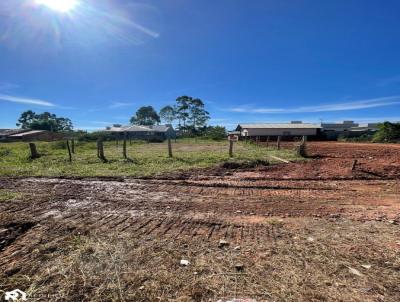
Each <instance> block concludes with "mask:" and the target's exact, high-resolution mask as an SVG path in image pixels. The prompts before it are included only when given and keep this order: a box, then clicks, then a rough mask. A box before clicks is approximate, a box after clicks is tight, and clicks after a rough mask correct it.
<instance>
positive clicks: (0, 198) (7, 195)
mask: <svg viewBox="0 0 400 302" xmlns="http://www.w3.org/2000/svg"><path fill="white" fill-rule="evenodd" d="M21 196H22V194H21V193H18V192H12V191H9V190H4V189H0V202H5V201H12V200H14V199H16V198H19V197H21Z"/></svg>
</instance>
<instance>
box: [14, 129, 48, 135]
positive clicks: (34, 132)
mask: <svg viewBox="0 0 400 302" xmlns="http://www.w3.org/2000/svg"><path fill="white" fill-rule="evenodd" d="M43 132H46V131H45V130H31V131H27V132H22V133H17V134H13V135H10V137H24V136H27V135H32V134H38V133H43Z"/></svg>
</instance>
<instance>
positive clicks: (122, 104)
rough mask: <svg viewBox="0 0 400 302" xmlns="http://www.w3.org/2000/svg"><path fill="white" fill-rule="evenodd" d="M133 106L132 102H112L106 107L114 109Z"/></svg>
mask: <svg viewBox="0 0 400 302" xmlns="http://www.w3.org/2000/svg"><path fill="white" fill-rule="evenodd" d="M128 106H133V103H126V102H113V103H112V104H111V105H110V106H109V107H108V108H110V109H116V108H121V107H128Z"/></svg>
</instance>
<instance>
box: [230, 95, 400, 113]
mask: <svg viewBox="0 0 400 302" xmlns="http://www.w3.org/2000/svg"><path fill="white" fill-rule="evenodd" d="M397 104H400V96H390V97H382V98H375V99H367V100H359V101H352V102H346V103H344V102H343V103H334V104H324V105H315V106H301V107H297V108H254V107H250V106H241V107H235V108H231V109H229V110H228V111H231V112H244V113H269V114H286V113H313V112H333V111H347V110H359V109H367V108H376V107H383V106H391V105H397Z"/></svg>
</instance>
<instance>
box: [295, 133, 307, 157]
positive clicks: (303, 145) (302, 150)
mask: <svg viewBox="0 0 400 302" xmlns="http://www.w3.org/2000/svg"><path fill="white" fill-rule="evenodd" d="M306 141H307V137H306V136H303V138H302V140H301V142H300V144H299V145H298V146H297V150H296V151H297V154H298V155H299V156H301V157H307V152H306Z"/></svg>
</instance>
